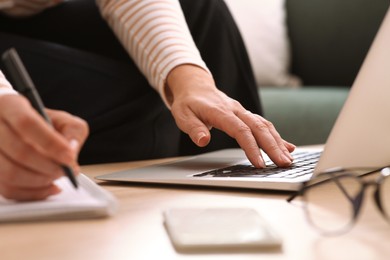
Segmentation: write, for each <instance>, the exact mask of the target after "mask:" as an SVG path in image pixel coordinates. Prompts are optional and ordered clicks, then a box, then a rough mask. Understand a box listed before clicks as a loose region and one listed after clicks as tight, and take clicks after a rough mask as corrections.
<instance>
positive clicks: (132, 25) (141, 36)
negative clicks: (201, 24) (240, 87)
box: [97, 0, 208, 106]
mask: <svg viewBox="0 0 390 260" xmlns="http://www.w3.org/2000/svg"><path fill="white" fill-rule="evenodd" d="M97 2H98V5H99V7H100V10H101V13H102V15H103V17H104V18H105V19H106V20H107V22H108V23H109V25H110V26H111V27H112V29H113V31H114V32H115V34H116V35H117V37H118V39H119V40H120V41H121V43H122V44H123V46H124V47H125V49H126V50H127V51H128V53H129V54H130V56H131V57H132V58H133V60H134V61H135V63H136V64H137V66H138V67H139V69H140V70H141V71H142V73H143V74H144V75H145V76H146V78H147V79H148V81H149V83H150V84H151V85H152V87H154V88H155V89H156V90H157V91H158V92H159V93H160V95H161V96H162V98H163V100H164V101H165V102H166V104H167V105H168V106H170V103H169V102H168V100H167V98H166V96H165V91H164V89H165V85H166V79H167V76H168V74H169V73H170V72H171V71H172V70H173V69H174V68H176V67H177V66H179V65H183V64H192V65H195V66H198V67H200V68H203V69H204V70H206V71H208V69H207V67H206V65H205V63H204V62H203V60H202V58H201V57H200V54H199V51H198V49H197V48H196V46H195V43H194V42H193V40H192V37H191V34H190V32H189V29H188V27H187V24H186V21H185V18H184V15H183V12H182V10H181V7H180V4H179V2H178V1H177V0H127V1H114V0H97Z"/></svg>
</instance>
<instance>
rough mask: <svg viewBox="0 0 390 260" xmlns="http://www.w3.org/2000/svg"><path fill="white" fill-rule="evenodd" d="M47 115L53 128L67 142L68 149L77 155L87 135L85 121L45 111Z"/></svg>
mask: <svg viewBox="0 0 390 260" xmlns="http://www.w3.org/2000/svg"><path fill="white" fill-rule="evenodd" d="M47 113H48V115H49V116H50V118H51V119H52V122H53V126H54V128H55V129H56V130H57V131H58V132H60V133H61V134H62V135H63V136H64V137H65V138H66V139H67V140H68V141H69V144H70V147H71V148H72V149H73V150H74V151H76V152H77V153H78V152H79V150H80V148H81V146H82V145H83V144H84V142H85V140H86V138H87V136H88V133H89V128H88V124H87V123H86V121H84V120H83V119H81V118H79V117H77V116H73V115H71V114H69V113H66V112H64V111H54V110H50V109H47Z"/></svg>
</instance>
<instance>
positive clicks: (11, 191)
mask: <svg viewBox="0 0 390 260" xmlns="http://www.w3.org/2000/svg"><path fill="white" fill-rule="evenodd" d="M60 192H61V189H60V188H59V187H57V186H56V185H54V184H51V185H49V186H47V187H44V188H36V189H34V188H30V189H29V188H18V187H13V186H7V185H4V184H2V183H0V194H2V195H3V197H4V198H6V199H12V200H18V201H33V200H43V199H45V198H47V197H49V196H51V195H55V194H58V193H60Z"/></svg>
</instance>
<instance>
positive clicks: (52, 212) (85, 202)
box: [0, 174, 117, 222]
mask: <svg viewBox="0 0 390 260" xmlns="http://www.w3.org/2000/svg"><path fill="white" fill-rule="evenodd" d="M77 180H78V182H79V188H78V189H75V188H74V187H73V186H72V184H71V183H70V181H69V180H68V179H67V178H66V177H65V176H64V177H62V178H60V179H58V180H57V181H56V184H57V185H58V186H59V187H60V188H61V189H62V192H61V193H60V194H57V195H54V196H50V197H49V198H47V199H46V200H43V201H31V202H16V201H13V200H7V199H5V198H4V197H1V196H0V222H13V221H27V220H40V219H41V220H47V219H75V218H95V217H105V216H111V215H113V214H114V213H115V211H116V209H117V201H116V199H115V198H114V197H113V196H112V195H111V194H110V193H109V192H108V191H106V190H104V189H103V188H101V187H100V186H99V185H97V184H96V183H94V182H93V181H92V180H90V179H89V178H88V177H87V176H85V175H83V174H80V175H79V176H78V177H77Z"/></svg>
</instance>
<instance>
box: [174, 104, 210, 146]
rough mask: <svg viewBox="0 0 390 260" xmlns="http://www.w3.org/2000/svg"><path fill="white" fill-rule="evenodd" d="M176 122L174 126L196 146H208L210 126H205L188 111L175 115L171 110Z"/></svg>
mask: <svg viewBox="0 0 390 260" xmlns="http://www.w3.org/2000/svg"><path fill="white" fill-rule="evenodd" d="M172 113H173V116H174V118H175V120H176V125H177V126H178V127H179V128H180V129H181V130H182V131H183V132H185V133H186V134H188V135H189V136H190V138H191V140H192V141H193V142H194V143H195V144H196V145H198V146H200V147H204V146H206V145H208V144H209V142H210V139H211V135H210V131H209V129H211V127H210V126H207V125H205V124H204V123H203V122H202V121H201V120H199V119H198V117H197V116H196V115H195V114H194V113H193V112H192V111H190V110H187V111H186V112H185V111H183V110H181V111H180V113H175V112H174V110H172Z"/></svg>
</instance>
